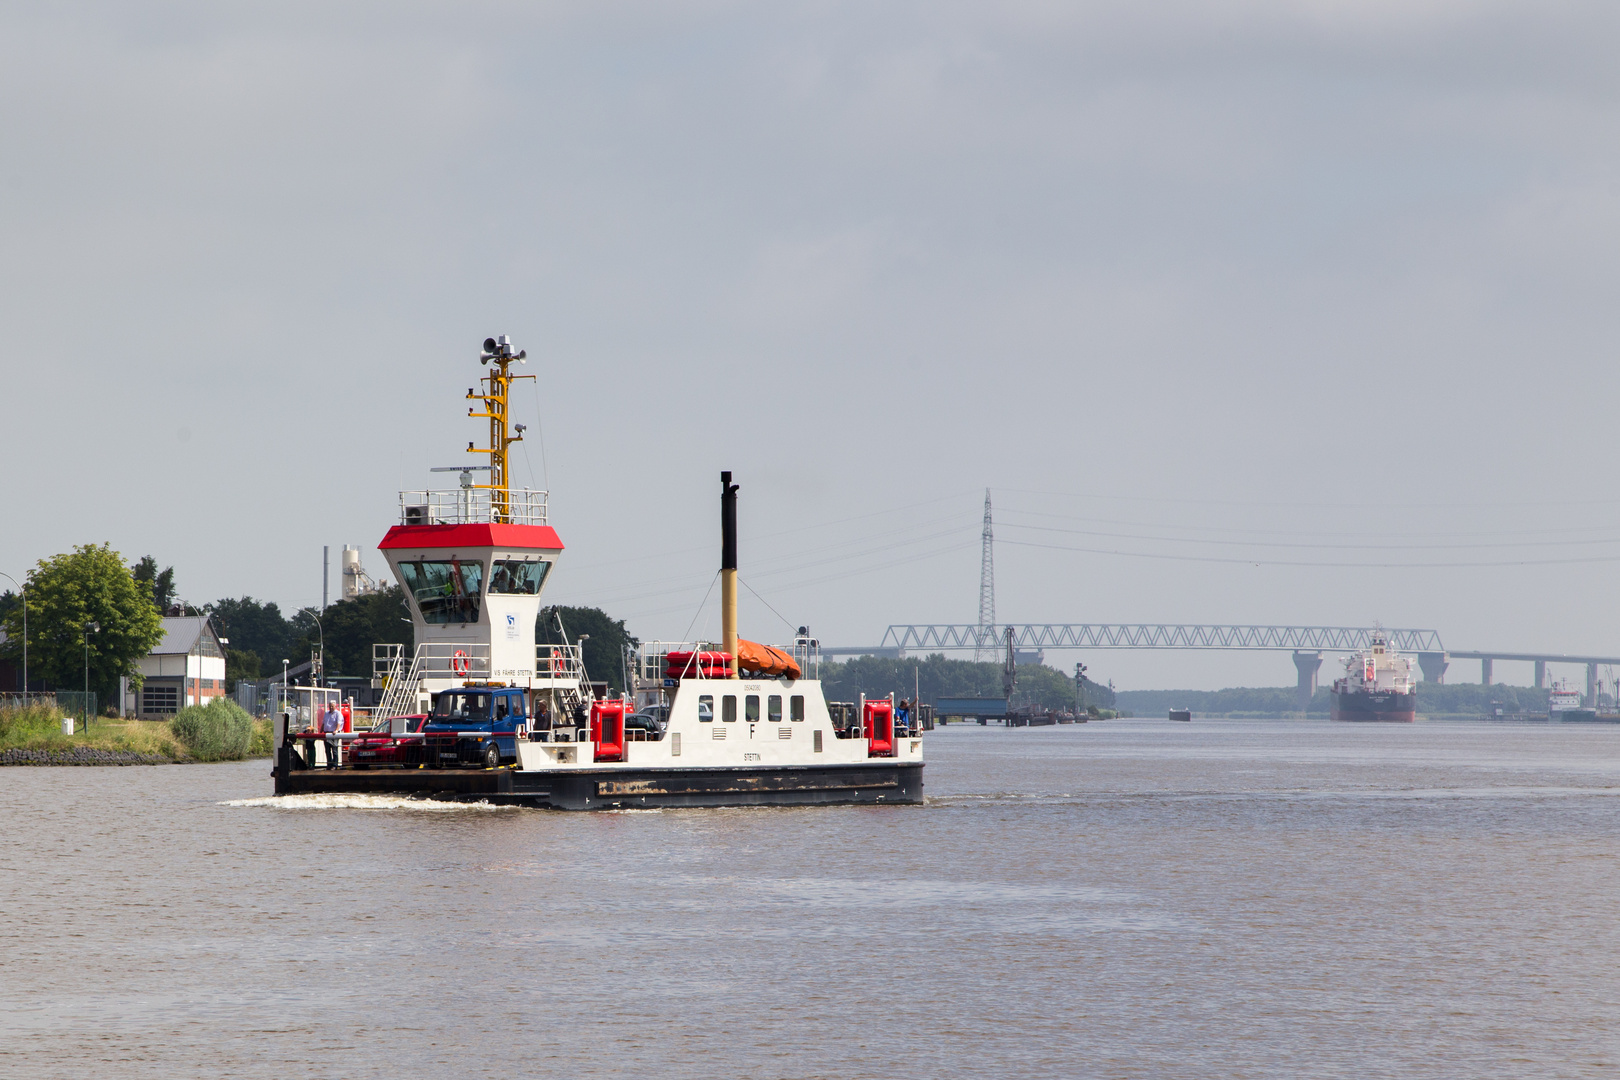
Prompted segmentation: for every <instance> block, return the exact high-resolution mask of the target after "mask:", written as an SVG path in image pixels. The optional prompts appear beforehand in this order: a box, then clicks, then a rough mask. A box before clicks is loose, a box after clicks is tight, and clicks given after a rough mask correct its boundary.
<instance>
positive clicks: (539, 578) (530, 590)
mask: <svg viewBox="0 0 1620 1080" xmlns="http://www.w3.org/2000/svg"><path fill="white" fill-rule="evenodd" d="M550 569H551V564H550V563H548V562H544V561H542V560H539V559H534V560H531V561H525V560H522V559H496V560H495V565H494V567H493V568H492V569H491V570H490V572H489V591H490V594H491V595H494V594H495V593H500V594H501V595H503V596H539V595H540V585H541V583H542V582H544V581H545V580H546V571H548V570H550Z"/></svg>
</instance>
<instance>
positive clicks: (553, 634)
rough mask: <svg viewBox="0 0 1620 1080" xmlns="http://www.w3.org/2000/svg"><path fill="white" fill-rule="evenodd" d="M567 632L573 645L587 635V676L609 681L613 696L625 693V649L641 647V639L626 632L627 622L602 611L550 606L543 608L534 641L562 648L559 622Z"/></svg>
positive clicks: (535, 625)
mask: <svg viewBox="0 0 1620 1080" xmlns="http://www.w3.org/2000/svg"><path fill="white" fill-rule="evenodd" d="M559 618H560V619H561V620H562V628H563V629H564V630H566V631H567V634H568V641H569V643H570V644H575V645H577V644H578V643H579V639H580V638H581V637H582V636H584V635H587V634H588V635H590V640H588V641H586V642H585V654H584V655H585V673H586V675H588V676H589V677H590V678H591V679H593V680H595V681H596V682H605V683H607V684H608V688H609V690H610V691H611V692H612V693H620V692H622V691H623V690H624V650H625V647H626V646H629V647H631V648H634V647H635V646H637V645H640V644H641V642H640V640H639V639H637V638H635V637H633V636H632V635H631V633H630V631H628V630H626V629H625V626H624V620H623V619H615V618H613V617H612V616H611V615H609V614H608V613H607V612H605V611H603V610H602V609H601V608H593V607H565V606H558V607H547V608H541V609H540V616H539V618H538V619H536V620H535V624H534V640H535V643H536V644H538V645H561V644H562V643H563V639H562V635H561V633H560V632H559V630H558V625H557V620H558V619H559Z"/></svg>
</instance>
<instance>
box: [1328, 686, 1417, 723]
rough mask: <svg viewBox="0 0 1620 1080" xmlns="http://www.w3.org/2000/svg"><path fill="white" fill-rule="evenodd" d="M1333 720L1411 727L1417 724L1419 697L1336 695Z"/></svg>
mask: <svg viewBox="0 0 1620 1080" xmlns="http://www.w3.org/2000/svg"><path fill="white" fill-rule="evenodd" d="M1330 715H1331V716H1332V718H1333V719H1334V720H1338V721H1347V722H1350V723H1363V724H1410V723H1413V722H1415V721H1416V720H1417V695H1416V694H1396V693H1393V692H1386V693H1382V694H1368V693H1365V692H1361V691H1351V692H1348V693H1344V692H1340V691H1337V690H1335V691H1334V692H1333V711H1332V713H1331V714H1330Z"/></svg>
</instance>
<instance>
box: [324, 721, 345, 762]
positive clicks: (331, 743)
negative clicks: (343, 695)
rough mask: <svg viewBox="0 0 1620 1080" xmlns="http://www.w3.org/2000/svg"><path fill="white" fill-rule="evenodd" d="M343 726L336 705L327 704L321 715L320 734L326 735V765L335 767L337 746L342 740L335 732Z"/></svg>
mask: <svg viewBox="0 0 1620 1080" xmlns="http://www.w3.org/2000/svg"><path fill="white" fill-rule="evenodd" d="M342 728H343V714H342V713H340V712H338V711H337V706H336V705H328V706H327V707H326V712H325V714H324V715H322V717H321V734H323V735H325V736H326V767H327V768H328V769H335V768H337V763H338V754H339V749H338V748H339V747H340V746H341V745H342V740H340V739H339V738H338V737H337V733H338V732H339V731H340V730H342Z"/></svg>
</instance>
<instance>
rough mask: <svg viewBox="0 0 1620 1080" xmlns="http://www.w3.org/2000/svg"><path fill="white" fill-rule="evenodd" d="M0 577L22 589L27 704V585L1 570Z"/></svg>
mask: <svg viewBox="0 0 1620 1080" xmlns="http://www.w3.org/2000/svg"><path fill="white" fill-rule="evenodd" d="M0 577H3V578H7V579H9V580H10V581H11V583H12V584H13V585H15V586H17V588H18V589H20V590H22V602H23V689H22V692H23V703H24V704H27V702H28V586H26V585H24V584H23V583H22V582H20V581H18V580H17V579H16V578H14V577H12V576H11V575H10V574H8V573H6V572H5V571H3V570H0Z"/></svg>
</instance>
